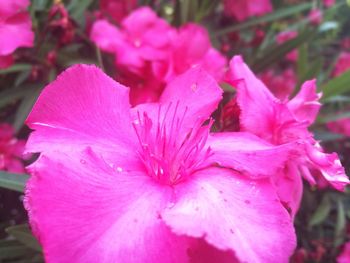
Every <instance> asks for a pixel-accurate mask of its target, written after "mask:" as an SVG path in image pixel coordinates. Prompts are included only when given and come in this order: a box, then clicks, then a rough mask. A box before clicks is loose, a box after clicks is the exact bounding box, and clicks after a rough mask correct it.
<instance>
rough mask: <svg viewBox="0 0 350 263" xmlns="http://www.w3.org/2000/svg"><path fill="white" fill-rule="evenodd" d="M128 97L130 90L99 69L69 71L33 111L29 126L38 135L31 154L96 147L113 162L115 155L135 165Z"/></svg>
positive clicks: (29, 148)
mask: <svg viewBox="0 0 350 263" xmlns="http://www.w3.org/2000/svg"><path fill="white" fill-rule="evenodd" d="M128 95H129V90H128V89H127V88H126V87H124V86H122V85H120V84H118V83H117V82H115V81H114V80H112V79H111V78H109V77H108V76H107V75H105V74H104V73H103V72H102V71H101V70H100V69H98V68H96V67H95V66H87V65H77V66H73V67H71V68H69V69H68V70H66V71H65V72H63V73H62V74H61V75H60V76H59V77H58V78H57V80H55V81H54V82H52V83H51V84H49V85H48V86H47V87H46V88H45V89H44V91H43V92H42V93H41V95H40V97H39V99H38V101H37V102H36V104H35V105H34V107H33V110H32V112H31V113H30V115H29V117H28V119H27V121H26V123H27V125H28V126H29V127H30V128H31V129H34V130H35V132H34V133H32V135H31V136H30V138H29V141H28V145H27V151H30V152H43V153H46V152H47V153H49V152H55V151H65V152H71V151H75V150H82V149H85V148H86V147H87V146H91V147H92V148H93V149H94V150H95V151H98V152H101V153H103V154H104V155H105V157H108V161H109V162H112V161H113V155H114V156H115V158H114V161H117V159H118V158H122V159H123V160H124V159H125V160H128V159H130V160H136V159H137V158H132V156H136V155H137V152H136V150H135V149H137V147H138V144H137V139H136V134H135V132H134V130H133V129H132V126H131V118H130V112H129V107H130V104H129V98H128ZM53 155H54V154H53ZM117 156H118V157H117ZM124 157H125V158H124ZM119 161H120V160H119ZM130 165H134V163H133V162H131V163H130Z"/></svg>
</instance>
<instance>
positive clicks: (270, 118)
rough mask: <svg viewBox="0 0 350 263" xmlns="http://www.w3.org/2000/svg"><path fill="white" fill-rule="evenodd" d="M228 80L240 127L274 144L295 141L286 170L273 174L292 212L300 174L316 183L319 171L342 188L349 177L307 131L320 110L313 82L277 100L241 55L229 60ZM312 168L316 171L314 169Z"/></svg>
mask: <svg viewBox="0 0 350 263" xmlns="http://www.w3.org/2000/svg"><path fill="white" fill-rule="evenodd" d="M228 75H229V79H231V83H232V84H233V85H234V86H235V87H236V88H237V102H238V105H239V107H240V113H239V114H240V116H239V121H240V128H241V130H242V131H247V132H251V133H253V134H255V135H257V136H259V137H260V138H263V139H264V140H266V141H268V142H270V143H272V144H275V145H283V144H284V143H290V142H297V143H298V145H299V146H298V147H296V148H295V156H294V158H292V159H291V161H290V162H289V163H288V165H287V166H286V167H285V171H284V172H283V173H280V174H279V175H277V176H274V181H275V183H276V185H277V189H278V191H279V193H280V198H281V200H282V202H284V203H285V204H286V205H287V206H288V207H289V208H290V209H291V210H292V213H293V214H294V213H295V212H296V211H297V209H298V206H299V202H300V199H301V193H302V184H301V181H300V174H301V175H302V176H303V177H304V178H305V179H306V180H308V181H309V182H310V183H311V184H316V180H315V178H314V176H313V173H315V177H317V176H319V173H321V174H322V176H323V177H324V178H325V179H326V180H327V181H328V182H329V183H330V184H331V185H332V186H333V187H334V188H336V189H338V190H343V189H344V187H345V185H347V184H348V183H349V179H348V177H347V176H346V175H345V173H344V169H343V167H342V166H341V163H340V161H339V159H338V156H337V154H336V153H332V154H327V153H324V152H323V150H322V148H321V146H320V145H319V143H318V142H317V141H315V139H314V138H313V135H312V134H311V133H310V132H309V131H308V126H310V125H311V124H312V123H313V122H314V120H315V118H316V116H317V113H318V111H319V108H320V106H321V105H320V103H319V102H318V99H319V98H320V94H316V85H315V81H307V82H305V83H304V84H303V86H302V87H301V90H300V92H299V93H298V94H297V95H296V96H295V97H294V98H293V99H292V100H290V101H284V102H283V101H281V100H279V99H277V98H276V97H275V96H274V95H273V94H272V93H271V92H270V91H269V90H268V88H267V87H266V86H265V85H264V84H263V83H262V82H261V81H260V80H259V79H258V78H256V77H255V75H254V74H253V72H251V70H250V69H249V67H248V66H247V65H246V64H245V63H244V62H243V60H242V58H241V57H240V56H236V57H234V58H233V59H232V60H231V64H230V72H229V74H228ZM314 171H315V172H314Z"/></svg>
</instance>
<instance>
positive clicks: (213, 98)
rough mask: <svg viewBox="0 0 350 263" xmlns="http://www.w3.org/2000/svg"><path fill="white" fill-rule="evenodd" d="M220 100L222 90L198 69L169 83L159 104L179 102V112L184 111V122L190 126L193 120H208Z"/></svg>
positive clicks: (206, 74) (189, 71) (190, 70)
mask: <svg viewBox="0 0 350 263" xmlns="http://www.w3.org/2000/svg"><path fill="white" fill-rule="evenodd" d="M221 98H222V89H221V88H220V87H219V85H218V84H217V82H216V81H215V80H214V79H213V78H212V77H211V76H210V75H209V74H208V73H206V72H205V71H204V70H202V69H200V68H199V67H195V68H191V69H189V70H188V71H187V72H186V73H184V74H182V75H180V76H178V77H177V78H175V79H174V80H173V81H171V82H170V83H169V84H168V85H167V86H166V88H165V90H164V91H163V94H162V96H161V98H160V103H164V104H165V103H173V104H176V103H177V102H179V106H180V108H181V110H180V111H179V112H183V111H185V110H186V122H187V123H188V125H190V126H191V124H193V120H196V119H202V120H203V121H204V120H206V119H208V118H209V116H210V114H211V113H212V112H213V111H214V110H215V109H216V108H217V106H218V104H219V102H220V100H221Z"/></svg>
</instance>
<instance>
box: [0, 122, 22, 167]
mask: <svg viewBox="0 0 350 263" xmlns="http://www.w3.org/2000/svg"><path fill="white" fill-rule="evenodd" d="M24 145H25V141H24V140H18V139H16V138H15V136H14V130H13V128H12V127H11V126H10V125H9V124H6V123H2V124H0V170H2V171H9V172H14V173H23V172H24V164H23V161H22V157H23V156H22V155H23V150H24Z"/></svg>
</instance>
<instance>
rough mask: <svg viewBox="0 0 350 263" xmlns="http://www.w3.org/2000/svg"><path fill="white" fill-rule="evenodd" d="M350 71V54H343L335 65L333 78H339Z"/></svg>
mask: <svg viewBox="0 0 350 263" xmlns="http://www.w3.org/2000/svg"><path fill="white" fill-rule="evenodd" d="M349 69H350V52H341V53H340V55H339V57H338V60H337V63H336V64H335V67H334V71H333V76H334V77H336V76H339V75H341V74H343V73H344V72H346V71H348V70H349Z"/></svg>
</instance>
